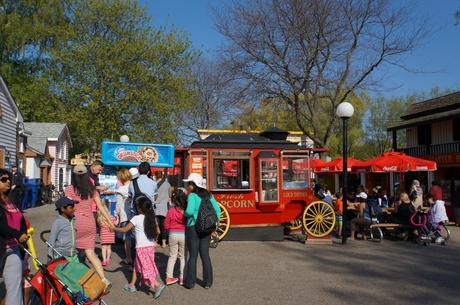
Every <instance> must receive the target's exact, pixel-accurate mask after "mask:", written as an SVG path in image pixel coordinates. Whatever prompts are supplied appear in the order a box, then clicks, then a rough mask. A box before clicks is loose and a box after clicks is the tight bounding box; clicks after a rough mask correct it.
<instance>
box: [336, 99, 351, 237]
mask: <svg viewBox="0 0 460 305" xmlns="http://www.w3.org/2000/svg"><path fill="white" fill-rule="evenodd" d="M354 111H355V109H354V108H353V105H352V104H350V103H348V102H342V103H340V104H339V106H338V107H337V112H336V114H337V116H338V117H340V118H341V119H342V127H343V141H342V142H343V145H342V160H343V164H342V167H343V173H342V176H343V177H342V196H343V197H342V198H343V199H342V201H343V209H342V210H343V212H342V222H343V225H342V244H343V245H344V244H346V243H347V236H346V232H347V213H346V212H347V188H348V185H347V183H348V182H347V174H348V164H347V163H348V162H347V161H348V160H347V159H348V143H347V142H348V135H347V129H348V128H347V123H348V119H349V118H351V116H352V115H353V113H354Z"/></svg>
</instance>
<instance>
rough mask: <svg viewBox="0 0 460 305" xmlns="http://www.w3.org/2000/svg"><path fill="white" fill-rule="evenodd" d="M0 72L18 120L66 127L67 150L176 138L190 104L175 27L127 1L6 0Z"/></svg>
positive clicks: (186, 60)
mask: <svg viewBox="0 0 460 305" xmlns="http://www.w3.org/2000/svg"><path fill="white" fill-rule="evenodd" d="M0 16H1V17H0V18H1V19H0V27H1V30H2V31H1V35H2V38H5V39H3V40H2V41H4V43H1V42H0V51H1V52H2V53H1V54H2V58H3V59H6V60H3V61H2V62H4V64H2V65H1V66H0V67H1V69H2V70H1V71H2V74H5V76H6V79H7V81H8V83H9V85H10V88H12V91H13V94H14V95H15V97H16V100H17V102H18V103H19V105H20V108H21V110H22V111H23V113H24V114H25V118H26V120H33V121H59V122H65V123H68V124H69V126H70V131H71V134H72V137H73V143H74V150H75V151H76V152H79V151H88V150H98V149H99V146H100V143H101V141H102V140H103V139H112V140H115V139H118V136H119V135H120V134H124V133H126V134H129V135H130V136H131V138H132V139H133V140H134V141H164V142H177V141H178V136H177V134H176V132H175V127H176V125H177V122H180V121H179V120H178V118H177V116H176V115H175V114H176V112H177V111H178V110H180V109H184V108H187V107H190V103H191V102H192V101H191V99H190V96H191V85H190V83H191V69H190V65H191V61H192V59H193V57H194V56H195V52H194V51H193V50H192V49H191V46H190V41H189V40H188V37H187V35H186V34H185V33H183V32H181V31H178V30H175V29H172V30H170V31H166V30H165V29H163V28H160V29H155V28H153V27H152V26H151V25H150V17H149V16H148V15H147V11H146V9H145V8H143V7H141V6H140V5H139V4H138V1H132V0H90V1H87V0H74V1H64V0H52V1H32V0H19V1H13V0H6V1H5V2H2V4H1V5H0Z"/></svg>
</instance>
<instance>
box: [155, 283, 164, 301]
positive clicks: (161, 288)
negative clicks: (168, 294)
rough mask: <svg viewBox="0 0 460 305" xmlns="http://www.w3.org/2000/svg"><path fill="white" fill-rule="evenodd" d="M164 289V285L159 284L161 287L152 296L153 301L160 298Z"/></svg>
mask: <svg viewBox="0 0 460 305" xmlns="http://www.w3.org/2000/svg"><path fill="white" fill-rule="evenodd" d="M165 288H166V285H165V284H161V286H160V287H159V288H158V289H157V291H155V295H154V296H153V298H154V299H158V298H159V297H161V294H162V293H163V291H164V290H165Z"/></svg>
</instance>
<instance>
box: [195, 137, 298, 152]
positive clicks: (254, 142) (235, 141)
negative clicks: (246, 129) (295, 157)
mask: <svg viewBox="0 0 460 305" xmlns="http://www.w3.org/2000/svg"><path fill="white" fill-rule="evenodd" d="M191 148H273V149H299V148H300V147H299V145H298V144H297V143H294V142H290V141H286V140H270V139H269V138H266V137H263V136H261V135H258V134H242V133H230V134H228V133H219V134H213V135H210V136H209V137H207V138H206V139H204V140H200V141H196V142H193V143H192V145H191Z"/></svg>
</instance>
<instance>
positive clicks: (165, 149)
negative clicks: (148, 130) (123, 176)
mask: <svg viewBox="0 0 460 305" xmlns="http://www.w3.org/2000/svg"><path fill="white" fill-rule="evenodd" d="M102 162H104V164H106V165H120V166H138V165H139V163H141V162H148V163H149V164H150V166H151V167H174V145H171V144H151V143H123V142H102Z"/></svg>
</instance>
